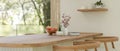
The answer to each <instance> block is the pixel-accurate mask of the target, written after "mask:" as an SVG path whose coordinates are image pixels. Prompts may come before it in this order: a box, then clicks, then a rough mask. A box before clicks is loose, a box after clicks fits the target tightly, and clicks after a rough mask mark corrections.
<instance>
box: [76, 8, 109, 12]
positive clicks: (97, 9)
mask: <svg viewBox="0 0 120 51" xmlns="http://www.w3.org/2000/svg"><path fill="white" fill-rule="evenodd" d="M78 11H81V12H100V11H108V9H106V8H94V9H78Z"/></svg>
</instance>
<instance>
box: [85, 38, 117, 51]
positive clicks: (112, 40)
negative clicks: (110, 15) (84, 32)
mask: <svg viewBox="0 0 120 51" xmlns="http://www.w3.org/2000/svg"><path fill="white" fill-rule="evenodd" d="M87 41H100V42H103V43H104V45H105V49H106V51H108V47H107V42H111V43H112V47H113V48H115V46H114V42H115V41H118V37H115V36H100V37H94V38H93V40H87Z"/></svg>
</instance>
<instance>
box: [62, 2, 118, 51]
mask: <svg viewBox="0 0 120 51" xmlns="http://www.w3.org/2000/svg"><path fill="white" fill-rule="evenodd" d="M96 1H97V0H61V15H62V14H63V13H65V14H66V15H70V16H71V17H72V19H71V20H70V26H69V28H68V29H69V31H80V32H103V33H104V35H115V36H119V37H120V6H119V5H120V0H102V2H103V3H104V4H105V6H106V8H108V11H107V12H79V11H77V9H79V8H81V7H83V6H84V7H90V6H91V5H92V4H93V3H95V2H96ZM116 44H117V45H118V46H117V47H119V45H120V42H118V43H116ZM117 50H118V49H117ZM115 51H116V50H115Z"/></svg>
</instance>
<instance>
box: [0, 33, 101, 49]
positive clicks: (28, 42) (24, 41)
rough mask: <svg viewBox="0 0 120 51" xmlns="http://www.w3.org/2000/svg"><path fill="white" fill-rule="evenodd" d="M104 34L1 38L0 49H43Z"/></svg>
mask: <svg viewBox="0 0 120 51" xmlns="http://www.w3.org/2000/svg"><path fill="white" fill-rule="evenodd" d="M99 35H102V34H80V35H79V36H49V35H48V34H35V35H23V36H14V37H1V38H0V47H12V48H27V47H42V46H47V45H52V44H57V43H60V42H64V41H72V40H76V39H82V38H87V37H93V36H99Z"/></svg>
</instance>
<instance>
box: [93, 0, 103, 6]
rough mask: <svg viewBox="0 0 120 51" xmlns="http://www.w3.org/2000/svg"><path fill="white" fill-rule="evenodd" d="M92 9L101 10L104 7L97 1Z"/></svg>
mask: <svg viewBox="0 0 120 51" xmlns="http://www.w3.org/2000/svg"><path fill="white" fill-rule="evenodd" d="M94 7H95V8H103V7H104V4H103V3H102V1H101V0H100V1H97V2H96V3H95V4H94Z"/></svg>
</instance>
